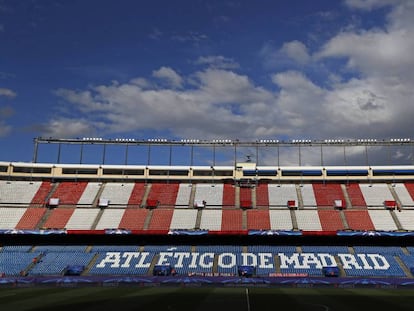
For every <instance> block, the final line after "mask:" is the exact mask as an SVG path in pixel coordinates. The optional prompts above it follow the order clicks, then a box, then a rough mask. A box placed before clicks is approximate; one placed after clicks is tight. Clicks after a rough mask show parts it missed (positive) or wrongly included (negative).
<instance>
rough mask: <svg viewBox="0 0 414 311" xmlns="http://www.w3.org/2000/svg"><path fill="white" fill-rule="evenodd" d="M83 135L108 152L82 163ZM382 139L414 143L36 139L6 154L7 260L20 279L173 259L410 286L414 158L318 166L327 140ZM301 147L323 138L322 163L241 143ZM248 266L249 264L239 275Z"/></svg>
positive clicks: (0, 223) (208, 270) (4, 268)
mask: <svg viewBox="0 0 414 311" xmlns="http://www.w3.org/2000/svg"><path fill="white" fill-rule="evenodd" d="M43 144H48V145H55V146H57V153H56V154H57V159H56V161H54V162H52V163H42V162H41V161H39V154H40V152H39V149H40V148H41V147H42V146H43ZM65 144H69V145H78V146H81V148H80V149H79V154H78V156H79V157H78V158H79V159H80V160H79V163H76V164H74V163H60V162H61V158H62V155H61V153H62V145H65ZM85 145H99V146H101V147H102V148H101V150H102V153H101V154H100V155H99V158H101V159H102V162H101V163H99V164H93V163H88V164H86V163H82V162H83V161H82V159H83V158H84V149H83V146H85ZM110 145H120V146H124V147H125V146H126V147H128V146H134V145H137V146H146V148H147V152H146V155H147V157H146V159H145V160H146V163H144V164H133V165H132V164H128V162H129V161H128V148H126V149H125V157H124V159H125V162H126V163H124V164H106V163H105V162H106V161H105V160H106V156H107V154H106V150H107V149H106V148H107V146H110ZM378 145H381V146H384V147H385V148H391V147H392V148H394V147H396V146H401V147H404V148H409V149H410V148H412V143H411V140H409V139H392V140H387V141H385V140H382V141H380V142H379V141H377V140H357V141H342V140H334V141H330V140H324V141H309V140H294V141H290V142H283V141H276V140H263V141H256V142H240V141H238V140H237V141H232V140H220V141H218V140H215V141H199V140H189V141H179V142H176V141H166V140H148V141H145V142H144V141H135V140H102V139H96V138H87V139H74V140H60V139H36V140H35V149H34V155H33V161H32V162H31V163H23V162H0V242H1V244H2V248H1V250H0V258H2V261H0V262H1V264H0V272H2V273H3V276H4V279H5V278H8V279H12V280H14V281H13V282H17V281H16V280H17V279H19V280H21V278H26V279H27V277H34V278H37V279H38V280H41V279H42V278H43V277H49V278H50V277H54V278H55V279H56V280H57V279H59V276H61V275H70V274H75V275H76V276H82V277H91V278H97V277H102V276H105V277H109V278H111V277H113V276H115V275H116V276H121V277H122V278H124V280H125V278H126V277H135V278H141V277H147V279H151V278H155V277H159V276H160V275H163V274H165V273H166V271H167V270H165V269H161V270H158V268H160V267H161V268H162V267H170V269H169V270H168V273H167V274H168V275H170V274H174V275H175V276H174V277H175V280H177V277H181V278H182V277H184V276H185V277H193V279H192V280H195V278H196V277H202V278H204V280H209V281H211V278H214V277H216V278H217V280H219V279H220V278H221V279H220V282H225V279H222V278H223V277H227V278H233V280H236V279H237V280H239V279H238V278H235V277H240V276H242V277H245V276H246V274H245V273H246V271H247V272H248V274H249V276H252V275H254V276H258V277H260V280H261V281H260V282H263V280H264V279H265V278H266V279H270V280H271V281H269V280H268V281H267V282H270V283H272V282H275V280H276V279H277V280H279V281H278V282H281V280H284V279H285V278H288V280H290V281H292V280H293V279H292V278H295V280H296V281H297V282H301V280H302V281H303V280H305V279H306V280H309V278H312V279H313V280H314V282H319V281H317V280H323V279H324V277H328V276H336V277H340V278H341V282H349V281H350V280H353V282H354V283H355V284H356V283H358V282H359V281H360V280H361V278H369V279H374V280H377V281H378V282H379V280H380V279H381V282H387V281H384V280H383V279H385V280H388V282H394V283H395V281H391V280H395V279H398V280H400V281H399V283H398V284H401V282H405V283H406V284H411V279H413V275H412V272H411V270H412V268H413V267H414V244H413V241H414V240H413V237H414V199H413V198H414V166H413V165H410V164H404V165H370V164H369V163H365V164H364V165H352V166H351V165H323V162H324V161H323V157H324V155H323V151H322V150H323V148H325V147H329V146H335V147H338V146H339V147H340V148H343V150H344V158H346V154H345V149H346V148H352V147H358V148H361V147H363V148H365V149H366V148H368V147H369V146H378ZM157 146H162V147H166V148H167V150H169V154H168V156H167V159H168V162H169V163H166V164H152V163H151V162H152V161H151V156H152V157H153V156H154V155H151V148H153V149H152V150H156V149H155V148H157ZM179 146H183V147H187V148H189V149H188V150H190V153H189V155H190V157H189V159H190V161H189V162H190V163H189V164H188V165H174V164H173V163H172V161H171V159H172V158H173V155H172V150H173V147H174V148H175V147H179ZM304 146H307V147H309V146H312V147H316V148H318V149H319V150H321V151H320V159H321V161H320V162H321V163H320V165H280V163H276V165H263V164H262V165H259V164H258V163H257V161H252V159H251V156H250V155H249V156H248V157H247V159H244V161H238V159H237V150H238V148H243V147H248V148H250V150H256V151H255V153H254V156H253V158H254V159H255V160H258V158H259V156H258V155H259V154H260V148H269V147H270V148H273V149H272V150H273V151H276V150H279V148H283V147H287V148H292V147H295V148H296V147H297V149H298V154H297V156H298V159H299V163H298V164H301V163H300V162H301V161H300V160H301V149H300V147H304ZM199 147H203V148H208V150H210V151H211V150H212V152H210V155H211V158H210V160H209V164H210V165H195V164H194V163H198V161H197V160H195V159H194V153H193V149H194V148H199ZM221 147H224V148H230V149H231V150H232V152H231V153H232V154H233V155H234V156H233V158H232V160H231V162H232V164H231V165H217V162H218V161H217V160H218V159H222V158H221V157H220V156H219V155H218V151H217V150H218V149H220V148H221ZM325 150H326V149H325ZM325 152H326V151H325ZM277 159H279V157H277ZM365 159H367V157H366V158H365ZM11 263H13V264H11ZM241 267H252V268H253V270H251V271H250V270H246V271H245V270H243V271H242V273H243V275H241V274H240V273H241V272H240V268H241ZM140 280H141V281H139V282H143V281H142V279H140ZM157 280H158V279H157ZM157 282H159V281H157ZM199 282H202V281H199ZM233 282H236V281H233ZM292 282H293V281H292ZM288 283H289V282H288ZM394 283H392V284H394Z"/></svg>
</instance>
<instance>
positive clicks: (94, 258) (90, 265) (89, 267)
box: [81, 253, 99, 275]
mask: <svg viewBox="0 0 414 311" xmlns="http://www.w3.org/2000/svg"><path fill="white" fill-rule="evenodd" d="M98 258H99V254H98V253H96V254H95V255H94V256H93V257H92V259H91V261H90V262H89V263H88V264H87V265H86V267H85V269H84V270H83V271H82V274H81V275H88V274H89V271H90V270H91V269H92V268H93V267H94V266H95V263H96V260H97V259H98Z"/></svg>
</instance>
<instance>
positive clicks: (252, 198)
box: [251, 187, 257, 208]
mask: <svg viewBox="0 0 414 311" xmlns="http://www.w3.org/2000/svg"><path fill="white" fill-rule="evenodd" d="M256 198H257V187H253V188H252V192H251V202H252V208H257V204H256V203H257V200H256Z"/></svg>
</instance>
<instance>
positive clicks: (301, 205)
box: [296, 184, 303, 208]
mask: <svg viewBox="0 0 414 311" xmlns="http://www.w3.org/2000/svg"><path fill="white" fill-rule="evenodd" d="M296 195H297V196H298V208H303V197H302V191H301V186H300V185H299V184H296Z"/></svg>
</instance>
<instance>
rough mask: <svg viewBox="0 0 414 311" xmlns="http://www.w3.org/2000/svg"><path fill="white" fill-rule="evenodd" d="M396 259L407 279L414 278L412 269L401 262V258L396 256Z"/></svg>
mask: <svg viewBox="0 0 414 311" xmlns="http://www.w3.org/2000/svg"><path fill="white" fill-rule="evenodd" d="M394 259H395V261H396V262H397V263H398V264H399V266H400V267H401V269H402V270H403V271H404V273H405V274H406V276H407V277H409V278H412V277H414V276H413V274H412V273H411V271H410V269H409V268H408V267H407V266H406V265H405V264H404V262H403V261H402V260H401V258H400V257H398V256H394Z"/></svg>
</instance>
